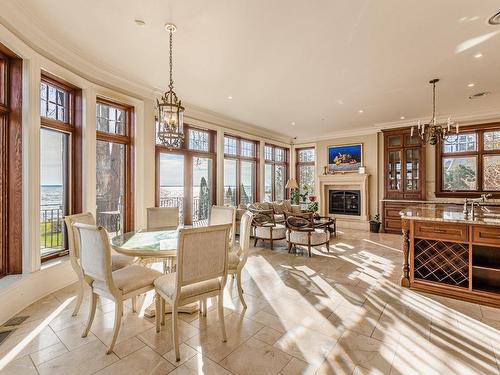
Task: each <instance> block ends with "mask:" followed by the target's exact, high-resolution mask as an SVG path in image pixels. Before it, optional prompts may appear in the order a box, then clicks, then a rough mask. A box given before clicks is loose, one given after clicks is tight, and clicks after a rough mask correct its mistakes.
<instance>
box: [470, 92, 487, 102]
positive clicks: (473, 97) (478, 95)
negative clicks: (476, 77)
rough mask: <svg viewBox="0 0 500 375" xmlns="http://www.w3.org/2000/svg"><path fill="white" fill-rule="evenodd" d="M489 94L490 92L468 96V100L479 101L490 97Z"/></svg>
mask: <svg viewBox="0 0 500 375" xmlns="http://www.w3.org/2000/svg"><path fill="white" fill-rule="evenodd" d="M490 94H491V92H490V91H483V92H478V93H477V94H474V95H471V96H469V99H472V100H474V99H480V98H482V97H483V96H487V95H490Z"/></svg>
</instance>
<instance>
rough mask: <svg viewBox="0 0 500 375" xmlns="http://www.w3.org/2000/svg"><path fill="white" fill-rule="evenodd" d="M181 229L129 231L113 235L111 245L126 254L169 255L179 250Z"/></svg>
mask: <svg viewBox="0 0 500 375" xmlns="http://www.w3.org/2000/svg"><path fill="white" fill-rule="evenodd" d="M179 229H180V228H177V229H170V230H157V231H146V230H138V231H133V232H127V233H125V234H122V235H118V236H115V237H113V238H112V239H111V245H112V247H113V248H114V249H115V250H116V251H117V252H119V253H123V254H126V255H133V256H169V255H172V252H174V253H176V252H177V244H178V239H179Z"/></svg>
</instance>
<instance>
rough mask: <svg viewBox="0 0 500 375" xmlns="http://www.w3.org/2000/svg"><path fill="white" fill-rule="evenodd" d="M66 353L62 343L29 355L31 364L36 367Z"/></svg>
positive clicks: (66, 350)
mask: <svg viewBox="0 0 500 375" xmlns="http://www.w3.org/2000/svg"><path fill="white" fill-rule="evenodd" d="M67 352H68V349H67V348H66V346H65V345H64V344H63V343H57V344H55V345H52V346H49V347H47V348H45V349H42V350H39V351H38V352H35V353H31V354H30V356H31V359H32V360H33V363H34V364H35V365H36V366H38V365H40V364H42V363H44V362H47V361H50V360H51V359H53V358H56V357H59V356H60V355H61V354H64V353H67Z"/></svg>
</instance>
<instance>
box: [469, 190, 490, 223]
mask: <svg viewBox="0 0 500 375" xmlns="http://www.w3.org/2000/svg"><path fill="white" fill-rule="evenodd" d="M489 197H491V194H490V193H488V194H481V197H480V198H474V199H469V198H465V201H464V210H463V213H464V215H465V216H469V215H470V216H471V219H472V220H474V206H477V207H481V203H485V202H486V201H487V200H488V198H489ZM468 204H470V209H469V208H468V207H467V205H468Z"/></svg>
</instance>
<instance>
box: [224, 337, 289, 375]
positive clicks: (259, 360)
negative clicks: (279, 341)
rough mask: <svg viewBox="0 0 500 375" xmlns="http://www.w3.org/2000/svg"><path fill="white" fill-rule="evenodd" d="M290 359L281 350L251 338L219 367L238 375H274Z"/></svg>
mask: <svg viewBox="0 0 500 375" xmlns="http://www.w3.org/2000/svg"><path fill="white" fill-rule="evenodd" d="M290 359H291V357H290V356H289V355H288V354H285V353H284V352H282V351H281V350H278V349H276V348H273V347H272V346H270V345H268V344H266V343H264V342H262V341H259V340H256V339H253V338H251V339H249V340H248V341H246V342H245V343H243V344H242V345H240V346H239V347H238V348H237V349H236V350H235V351H234V352H232V353H231V354H230V355H229V356H228V357H227V358H225V359H224V360H223V361H221V365H222V366H223V367H225V368H227V369H228V370H229V371H231V372H234V373H235V374H239V375H250V374H255V375H257V374H259V375H265V374H273V375H274V374H277V373H278V372H279V371H280V370H282V369H283V368H284V367H285V366H286V364H287V363H288V362H289V361H290Z"/></svg>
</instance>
